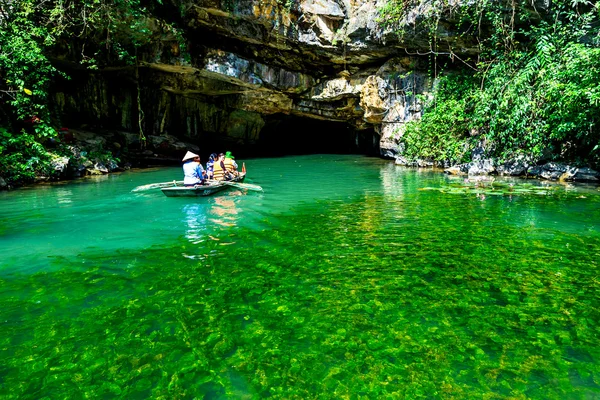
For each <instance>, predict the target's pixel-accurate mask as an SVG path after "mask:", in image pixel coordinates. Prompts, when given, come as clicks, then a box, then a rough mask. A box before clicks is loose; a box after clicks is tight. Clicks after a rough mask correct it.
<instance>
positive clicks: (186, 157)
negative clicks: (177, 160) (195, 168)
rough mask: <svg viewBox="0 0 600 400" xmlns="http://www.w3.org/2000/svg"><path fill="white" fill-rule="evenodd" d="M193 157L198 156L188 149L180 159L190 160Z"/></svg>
mask: <svg viewBox="0 0 600 400" xmlns="http://www.w3.org/2000/svg"><path fill="white" fill-rule="evenodd" d="M195 157H200V156H199V155H198V154H194V153H192V152H191V151H188V152H187V153H185V156H183V160H181V161H186V160H191V159H192V158H195Z"/></svg>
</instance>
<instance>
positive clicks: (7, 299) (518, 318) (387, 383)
mask: <svg viewBox="0 0 600 400" xmlns="http://www.w3.org/2000/svg"><path fill="white" fill-rule="evenodd" d="M246 165H247V167H248V171H249V178H250V177H252V179H249V180H248V182H250V183H255V184H259V185H261V186H262V187H263V188H264V193H256V192H247V193H246V192H243V191H239V190H230V191H228V192H224V193H222V195H220V196H215V197H210V198H198V199H196V198H167V197H165V196H163V195H162V193H160V191H150V192H142V193H139V192H138V193H132V192H131V190H132V189H133V188H135V187H136V186H139V185H144V184H148V183H153V182H164V181H169V180H172V179H180V175H181V173H180V169H179V168H165V169H157V170H146V171H141V172H128V173H123V174H118V175H111V176H106V177H101V178H95V179H84V180H80V181H77V182H73V183H69V184H61V185H48V186H42V187H37V188H30V189H25V190H18V191H13V192H9V193H0V252H1V253H0V254H1V255H0V397H1V398H20V399H41V398H44V399H46V398H47V399H62V398H68V399H77V398H123V399H136V398H140V399H141V398H164V399H184V398H190V399H192V398H206V399H225V398H233V399H238V398H240V399H253V398H267V397H272V398H285V399H291V398H296V399H309V398H336V399H337V398H349V399H380V398H390V399H394V398H400V399H404V398H411V399H412V398H431V399H438V398H439V399H450V398H460V399H463V398H465V399H466V398H488V399H504V398H512V399H525V398H533V399H595V398H600V346H599V344H600V343H599V342H600V340H599V339H600V315H599V306H600V276H599V266H600V264H599V261H598V260H599V256H600V191H598V189H597V188H596V187H586V186H562V185H551V186H540V184H539V183H537V182H536V183H535V184H532V183H531V182H529V183H528V182H523V181H512V182H501V181H500V180H498V181H497V182H495V183H493V184H491V185H490V184H488V183H479V182H474V183H473V182H464V181H463V179H456V178H451V177H447V176H444V175H442V174H439V173H436V172H432V171H417V170H411V169H403V168H401V167H396V166H394V165H393V164H391V163H390V162H387V161H382V160H378V159H373V158H365V157H358V156H333V155H327V156H304V157H293V158H291V157H290V158H280V159H261V160H247V162H246ZM513 185H514V186H513Z"/></svg>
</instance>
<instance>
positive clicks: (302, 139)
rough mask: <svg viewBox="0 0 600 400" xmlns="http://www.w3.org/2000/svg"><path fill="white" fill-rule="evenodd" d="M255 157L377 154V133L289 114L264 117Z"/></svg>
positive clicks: (345, 124) (340, 123)
mask: <svg viewBox="0 0 600 400" xmlns="http://www.w3.org/2000/svg"><path fill="white" fill-rule="evenodd" d="M254 148H255V150H256V152H257V154H255V155H257V156H262V157H269V156H285V155H301V154H366V155H374V156H378V155H379V135H378V134H377V133H376V132H375V130H374V129H373V128H369V129H363V130H357V129H356V128H354V127H352V126H350V125H349V124H347V123H345V122H333V121H322V120H317V119H310V118H301V117H295V116H288V115H272V116H269V117H266V118H265V126H264V127H263V128H262V130H261V132H260V135H259V139H258V141H257V142H256V146H255V147H254Z"/></svg>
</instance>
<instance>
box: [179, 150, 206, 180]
mask: <svg viewBox="0 0 600 400" xmlns="http://www.w3.org/2000/svg"><path fill="white" fill-rule="evenodd" d="M181 161H182V162H183V184H184V185H185V186H195V185H203V184H204V179H206V173H205V172H204V168H203V167H202V164H200V156H199V155H198V154H194V153H192V152H191V151H188V152H187V153H185V156H184V157H183V160H181Z"/></svg>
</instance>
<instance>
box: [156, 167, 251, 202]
mask: <svg viewBox="0 0 600 400" xmlns="http://www.w3.org/2000/svg"><path fill="white" fill-rule="evenodd" d="M245 177H246V173H245V172H242V173H240V174H239V176H237V177H235V178H234V179H232V180H230V181H208V183H207V184H204V185H198V186H183V185H181V184H180V183H178V182H174V183H173V186H167V187H162V188H161V189H160V190H162V192H163V193H164V194H165V195H166V196H167V197H197V196H211V195H213V194H215V193H217V192H220V191H222V190H225V189H227V188H230V187H235V186H236V184H237V183H241V182H243V181H244V178H245Z"/></svg>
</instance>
